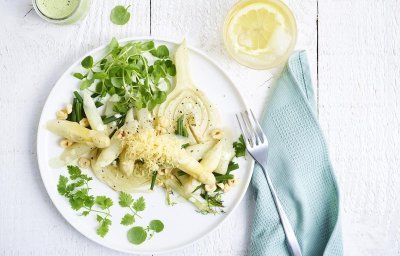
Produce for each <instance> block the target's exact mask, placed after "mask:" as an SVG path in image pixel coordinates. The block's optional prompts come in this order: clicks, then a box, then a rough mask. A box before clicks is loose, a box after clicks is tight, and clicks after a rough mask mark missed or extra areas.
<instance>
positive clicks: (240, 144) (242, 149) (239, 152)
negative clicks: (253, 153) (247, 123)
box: [233, 135, 246, 157]
mask: <svg viewBox="0 0 400 256" xmlns="http://www.w3.org/2000/svg"><path fill="white" fill-rule="evenodd" d="M233 148H234V149H235V155H236V157H241V156H244V155H245V153H246V145H245V143H244V139H243V135H240V137H239V139H238V141H235V142H234V143H233Z"/></svg>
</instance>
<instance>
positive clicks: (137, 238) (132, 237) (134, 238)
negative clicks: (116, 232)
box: [127, 227, 147, 245]
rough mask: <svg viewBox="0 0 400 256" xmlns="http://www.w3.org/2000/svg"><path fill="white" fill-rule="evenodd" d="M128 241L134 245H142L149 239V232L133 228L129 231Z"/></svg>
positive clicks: (140, 228)
mask: <svg viewBox="0 0 400 256" xmlns="http://www.w3.org/2000/svg"><path fill="white" fill-rule="evenodd" d="M127 236H128V241H129V242H131V243H132V244H136V245H138V244H141V243H143V242H144V241H145V240H146V238H147V232H146V231H145V230H144V229H143V228H142V227H133V228H131V229H129V231H128V234H127Z"/></svg>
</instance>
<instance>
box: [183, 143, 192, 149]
mask: <svg viewBox="0 0 400 256" xmlns="http://www.w3.org/2000/svg"><path fill="white" fill-rule="evenodd" d="M189 146H190V143H185V144H183V145H182V148H187V147H189Z"/></svg>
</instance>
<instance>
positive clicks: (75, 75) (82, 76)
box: [73, 73, 85, 80]
mask: <svg viewBox="0 0 400 256" xmlns="http://www.w3.org/2000/svg"><path fill="white" fill-rule="evenodd" d="M73 76H74V77H76V78H78V79H79V80H82V79H83V78H85V76H84V75H82V74H81V73H74V74H73Z"/></svg>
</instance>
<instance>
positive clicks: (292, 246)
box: [260, 164, 302, 256]
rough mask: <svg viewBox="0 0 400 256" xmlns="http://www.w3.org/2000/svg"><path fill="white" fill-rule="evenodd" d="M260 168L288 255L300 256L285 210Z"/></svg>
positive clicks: (263, 167) (297, 243)
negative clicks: (280, 226) (282, 232)
mask: <svg viewBox="0 0 400 256" xmlns="http://www.w3.org/2000/svg"><path fill="white" fill-rule="evenodd" d="M260 166H261V169H262V171H263V173H264V176H265V178H266V180H267V183H268V186H269V189H270V191H271V195H272V198H273V200H274V203H275V206H276V209H277V210H278V214H279V218H280V220H281V223H282V226H283V231H284V232H285V236H286V244H287V246H288V247H289V250H290V253H291V254H292V255H293V256H302V254H301V249H300V245H299V242H298V241H297V238H296V235H295V233H294V230H293V228H292V225H291V224H290V222H289V219H288V217H287V215H286V213H285V210H283V207H282V205H281V202H280V201H279V198H278V196H277V194H276V192H275V189H274V186H273V184H272V181H271V179H270V177H269V175H268V173H267V171H266V167H265V165H262V164H260Z"/></svg>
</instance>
